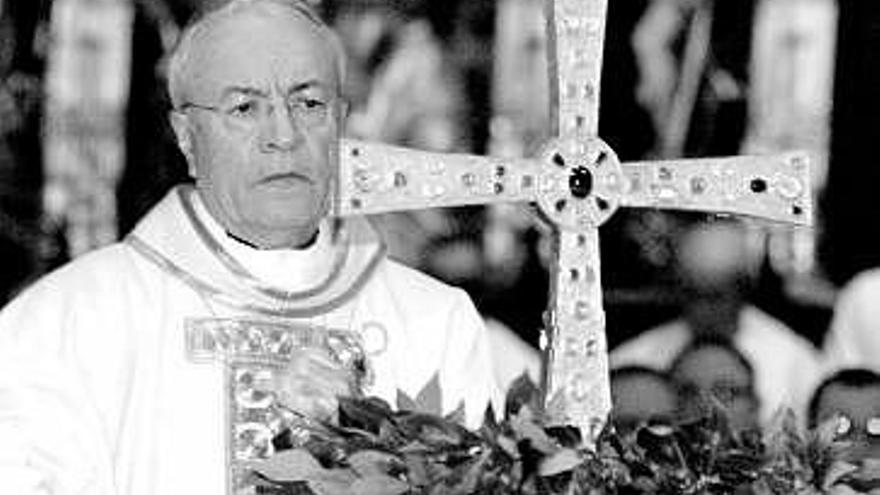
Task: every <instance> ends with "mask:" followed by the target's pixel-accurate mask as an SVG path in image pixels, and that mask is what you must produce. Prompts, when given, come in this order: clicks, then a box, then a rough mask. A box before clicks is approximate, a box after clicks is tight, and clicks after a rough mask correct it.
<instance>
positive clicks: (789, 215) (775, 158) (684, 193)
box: [620, 152, 813, 226]
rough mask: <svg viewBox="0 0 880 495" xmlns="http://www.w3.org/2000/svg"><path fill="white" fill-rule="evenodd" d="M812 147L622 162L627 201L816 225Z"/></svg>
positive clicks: (623, 203)
mask: <svg viewBox="0 0 880 495" xmlns="http://www.w3.org/2000/svg"><path fill="white" fill-rule="evenodd" d="M809 163H810V160H809V156H808V155H807V154H806V153H799V152H793V153H782V154H777V155H770V156H760V157H758V156H736V157H727V158H705V159H703V158H700V159H683V160H664V161H654V162H647V161H645V162H631V163H623V164H621V168H622V171H623V175H624V176H625V177H626V183H627V187H626V188H625V189H626V191H625V192H624V193H623V194H622V195H621V198H620V204H621V206H629V207H645V208H663V209H676V210H691V211H706V212H714V213H721V214H736V215H747V216H752V217H757V218H762V219H765V220H770V221H774V222H780V223H788V224H794V225H802V226H810V225H812V220H813V215H812V209H813V205H812V199H811V192H812V191H811V190H810V166H809Z"/></svg>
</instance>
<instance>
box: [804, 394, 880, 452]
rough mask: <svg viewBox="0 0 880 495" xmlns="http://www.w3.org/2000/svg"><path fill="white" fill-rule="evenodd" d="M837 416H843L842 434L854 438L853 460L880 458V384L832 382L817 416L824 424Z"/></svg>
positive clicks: (823, 395) (839, 424)
mask: <svg viewBox="0 0 880 495" xmlns="http://www.w3.org/2000/svg"><path fill="white" fill-rule="evenodd" d="M833 417H838V418H840V422H839V423H838V428H837V434H838V437H839V438H840V439H842V440H847V441H851V442H853V448H852V449H851V450H850V451H849V452H848V454H849V455H850V456H851V458H852V460H861V459H880V386H872V387H848V386H846V385H831V386H829V387H828V388H827V389H826V390H825V393H823V394H822V399H821V400H820V401H819V407H818V409H817V414H816V418H817V420H818V421H817V422H818V423H819V424H821V423H823V422H825V421H827V420H829V419H831V418H833Z"/></svg>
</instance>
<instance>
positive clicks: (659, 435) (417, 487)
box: [251, 376, 880, 495]
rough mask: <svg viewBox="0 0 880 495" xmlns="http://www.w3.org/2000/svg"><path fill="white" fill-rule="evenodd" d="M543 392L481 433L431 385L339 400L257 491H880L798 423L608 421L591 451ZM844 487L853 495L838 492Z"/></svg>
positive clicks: (270, 466)
mask: <svg viewBox="0 0 880 495" xmlns="http://www.w3.org/2000/svg"><path fill="white" fill-rule="evenodd" d="M539 397H540V393H539V391H538V389H537V387H535V386H534V384H532V383H531V382H529V381H528V380H527V378H524V377H523V378H521V379H519V380H517V383H516V384H514V386H513V388H512V390H511V392H510V394H509V395H508V398H507V402H506V405H505V419H504V421H501V422H499V421H498V420H497V418H496V417H495V414H494V413H493V412H492V411H491V409H489V410H488V411H487V412H486V415H485V421H484V424H483V426H482V427H481V428H480V429H479V430H477V431H476V432H472V431H470V430H467V429H465V428H464V427H462V426H461V422H460V419H461V416H462V414H461V413H462V412H463V407H460V408H458V409H457V411H459V412H458V413H453V414H448V415H447V416H446V417H443V416H441V414H442V410H441V406H442V404H443V400H442V393H441V390H440V388H439V379H437V377H436V376H435V377H434V379H432V380H431V381H429V382H428V383H427V384H426V386H425V387H424V388H423V389H422V391H421V392H420V393H419V394H417V396H416V398H415V399H413V398H411V397H409V396H407V395H406V394H404V393H403V392H400V393H399V394H398V397H397V402H398V406H401V409H399V410H398V411H393V410H392V409H391V407H390V406H388V404H386V403H385V402H383V401H381V400H379V399H375V398H367V399H364V398H343V399H340V401H339V414H338V417H339V424H337V425H331V424H326V423H314V424H307V427H308V428H311V429H312V430H313V431H310V435H309V436H308V439H309V440H308V441H307V442H305V445H300V446H299V448H297V449H293V448H290V449H289V450H284V449H285V448H286V447H287V446H291V447H292V446H293V445H294V444H295V442H294V441H292V440H291V439H289V438H286V437H285V436H284V435H279V436H278V437H277V438H276V442H275V447H276V449H278V450H283V451H282V452H279V453H278V454H277V455H275V456H274V457H273V458H271V459H269V460H267V461H264V462H263V463H260V464H258V465H257V466H256V467H255V471H254V473H253V475H252V476H251V481H252V486H253V487H254V489H255V491H256V493H263V494H270V495H299V494H319V495H320V494H334V495H335V494H340V495H341V494H367V495H402V494H405V493H406V494H427V495H460V494H468V493H479V494H490V495H492V494H495V495H503V494H523V495H557V494H558V495H563V494H565V495H579V494H583V495H638V494H650V495H667V494H668V495H673V494H675V495H678V494H690V495H703V494H731V495H740V494H746V493H757V494H761V495H763V494H768V495H769V494H799V495H808V494H820V493H860V492H859V491H858V489H864V490H868V489H872V488H874V489H876V486H877V478H880V476H875V475H877V474H878V472H880V470H877V469H873V470H864V469H863V470H857V469H856V467H855V466H852V465H850V464H847V463H845V462H843V461H842V459H843V453H844V449H845V445H844V444H841V443H840V442H837V441H835V439H834V433H833V428H831V427H830V426H826V425H823V426H821V427H820V428H818V429H817V430H816V431H815V432H809V433H804V432H801V431H799V430H798V429H797V427H796V423H795V421H794V417H793V416H791V415H789V416H786V417H783V419H782V421H781V422H780V426H779V428H777V429H776V430H774V432H773V433H771V434H770V435H766V436H763V435H761V433H760V432H756V431H733V430H732V429H731V427H730V423H729V421H727V418H726V416H725V415H724V414H723V411H714V412H713V413H711V414H710V415H708V416H707V417H704V418H700V419H697V420H695V421H690V422H688V423H683V424H652V425H646V426H643V427H642V428H640V429H639V430H637V431H636V432H635V433H634V434H631V435H627V436H621V435H618V434H617V433H616V432H615V431H614V429H613V428H612V427H611V426H610V423H606V426H605V428H604V429H603V431H602V432H601V433H600V435H599V437H598V439H597V440H596V444H595V446H594V449H592V450H589V449H586V448H584V446H583V445H582V438H581V436H580V431H579V430H577V429H576V428H572V427H566V426H562V427H552V428H546V427H544V426H543V425H542V419H541V410H540V409H539V407H540V402H539V400H540V399H539ZM837 487H845V489H846V490H849V491H845V492H842V491H833V490H835V489H836V488H837Z"/></svg>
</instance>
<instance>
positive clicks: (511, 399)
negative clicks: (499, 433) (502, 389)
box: [504, 371, 541, 418]
mask: <svg viewBox="0 0 880 495" xmlns="http://www.w3.org/2000/svg"><path fill="white" fill-rule="evenodd" d="M522 406H529V408H531V409H532V411H540V410H541V390H540V389H539V388H538V386H537V385H535V382H533V381H532V379H531V377H529V374H528V373H527V372H525V371H523V373H522V374H521V375H520V376H519V377H517V378H516V380H514V381H513V383H511V384H510V388H509V389H508V390H507V397H505V399H504V417H505V418H509V417H511V416H513V415H515V414H517V413H518V412H519V410H520V408H521V407H522Z"/></svg>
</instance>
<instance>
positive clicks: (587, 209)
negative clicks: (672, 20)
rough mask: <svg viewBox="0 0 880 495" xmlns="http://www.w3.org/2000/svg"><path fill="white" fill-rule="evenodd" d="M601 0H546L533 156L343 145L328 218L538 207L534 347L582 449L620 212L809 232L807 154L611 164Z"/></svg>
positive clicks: (552, 417)
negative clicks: (542, 222) (544, 129)
mask: <svg viewBox="0 0 880 495" xmlns="http://www.w3.org/2000/svg"><path fill="white" fill-rule="evenodd" d="M606 10H607V0H555V1H554V0H548V1H547V21H548V22H547V34H548V40H549V43H548V56H549V60H548V62H549V63H548V66H549V78H550V91H551V127H552V131H553V132H552V135H553V136H556V137H554V138H553V139H551V141H550V142H549V143H548V144H547V145H546V146H545V147H544V151H543V152H542V153H541V154H540V156H539V157H537V158H534V159H508V158H504V159H501V158H492V157H479V156H470V155H461V154H458V155H444V154H437V153H427V152H421V151H417V150H408V149H405V148H400V147H394V146H387V145H380V144H372V143H363V142H358V141H345V142H344V143H343V145H342V153H341V163H340V172H339V177H340V185H339V191H338V198H337V203H336V209H335V212H336V214H338V215H343V216H345V215H360V214H371V213H380V212H387V211H397V210H406V209H418V208H430V207H440V206H454V205H466V204H487V203H497V202H504V201H528V202H534V203H537V205H538V207H539V208H540V210H541V212H542V213H543V216H544V218H546V219H547V220H548V221H549V222H550V223H551V224H552V225H553V226H554V227H555V239H554V245H555V248H556V251H555V254H556V257H555V259H556V262H555V263H554V266H553V268H552V272H551V292H550V298H549V303H548V311H547V318H546V327H547V328H546V329H545V338H544V339H543V340H544V352H545V366H544V368H545V369H544V375H545V379H544V384H543V385H544V393H545V405H546V409H547V411H546V413H547V419H548V421H549V423H550V424H558V425H562V424H565V425H575V426H577V427H579V428H580V429H581V430H582V432H584V433H585V435H584V438H585V441H586V442H587V443H588V444H590V443H592V442H591V441H592V439H593V438H594V435H595V434H596V433H597V432H598V431H599V429H600V428H601V426H602V425H603V424H604V421H605V420H606V418H607V415H608V412H609V411H610V409H611V398H610V390H609V388H610V387H609V383H608V361H607V359H608V357H607V344H606V339H605V314H604V311H603V309H602V287H601V276H600V273H601V270H600V257H599V239H598V230H597V228H598V227H599V226H600V225H601V224H602V223H603V222H605V221H606V220H608V218H610V216H611V215H612V214H613V213H614V211H615V210H616V209H617V208H618V207H621V206H629V207H648V208H667V209H682V210H701V211H713V212H719V213H727V214H736V215H748V216H754V217H758V218H763V219H767V220H770V221H776V222H786V223H791V224H796V225H804V226H808V225H810V224H811V222H812V200H811V198H810V191H811V188H810V183H809V180H810V175H809V157H808V156H806V155H804V154H797V153H788V154H781V155H775V156H767V157H730V158H716V159H711V158H710V159H697V160H673V161H663V162H636V163H623V164H621V163H619V162H618V160H617V157H616V154H615V153H614V151H613V150H611V148H610V147H608V146H607V145H606V144H605V143H603V142H602V141H601V140H600V139H599V138H598V137H597V135H596V134H597V130H598V111H599V106H598V101H599V85H600V84H599V83H600V80H599V79H600V75H601V65H602V45H603V40H604V36H605V14H606Z"/></svg>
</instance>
